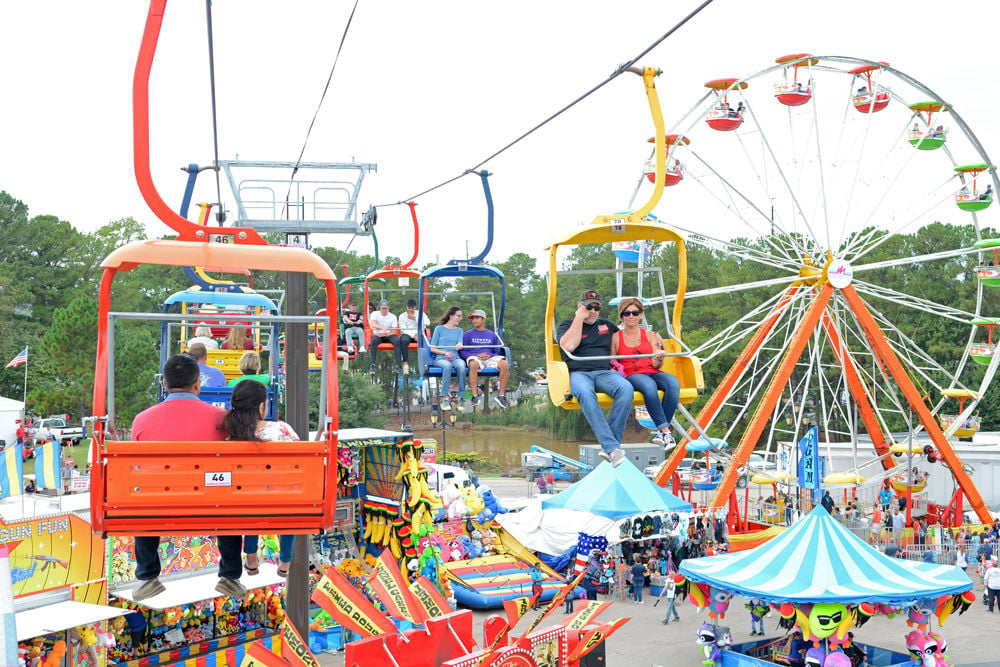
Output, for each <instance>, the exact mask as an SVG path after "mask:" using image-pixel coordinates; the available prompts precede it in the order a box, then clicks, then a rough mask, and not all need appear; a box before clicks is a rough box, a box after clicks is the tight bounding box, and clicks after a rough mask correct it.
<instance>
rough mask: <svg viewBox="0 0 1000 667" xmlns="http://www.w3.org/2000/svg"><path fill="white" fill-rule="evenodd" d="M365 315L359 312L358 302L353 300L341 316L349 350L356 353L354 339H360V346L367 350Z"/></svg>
mask: <svg viewBox="0 0 1000 667" xmlns="http://www.w3.org/2000/svg"><path fill="white" fill-rule="evenodd" d="M363 318H364V316H363V315H362V314H361V313H359V312H358V302H357V301H351V302H350V303H349V304H347V310H346V311H345V312H344V314H343V316H342V317H341V318H340V319H341V321H342V322H343V324H344V338H346V339H347V351H348V352H350V353H351V354H354V339H355V338H357V339H358V347H359V348H360V350H361V352H365V351H367V349H368V348H366V347H365V326H364V319H363Z"/></svg>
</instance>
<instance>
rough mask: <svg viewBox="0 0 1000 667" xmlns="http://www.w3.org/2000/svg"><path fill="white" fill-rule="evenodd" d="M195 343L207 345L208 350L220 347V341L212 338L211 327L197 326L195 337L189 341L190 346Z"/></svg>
mask: <svg viewBox="0 0 1000 667" xmlns="http://www.w3.org/2000/svg"><path fill="white" fill-rule="evenodd" d="M195 343H201V344H202V345H204V346H205V349H206V350H218V349H219V343H218V341H216V340H215V339H214V338H212V329H211V327H195V330H194V338H192V339H191V340H189V341H188V347H191V346H192V345H194V344H195Z"/></svg>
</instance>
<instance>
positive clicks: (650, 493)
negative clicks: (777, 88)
mask: <svg viewBox="0 0 1000 667" xmlns="http://www.w3.org/2000/svg"><path fill="white" fill-rule="evenodd" d="M555 508H563V509H570V510H578V511H580V512H590V513H591V514H596V515H598V516H603V517H607V518H609V519H614V520H616V521H617V520H618V519H624V518H626V517H630V516H635V515H636V514H644V513H647V512H690V511H692V510H693V509H694V508H693V506H692V505H691V503H688V502H684V501H683V500H681V499H680V498H678V497H677V496H675V495H674V494H672V493H670V492H669V491H667V490H666V489H664V488H662V487H659V486H657V485H656V484H654V483H653V482H652V480H650V479H649V478H648V477H646V476H645V475H643V474H642V472H641V471H640V470H639V469H638V468H636V467H635V466H634V465H632V464H631V463H630V462H629V461H625V462H624V463H622V464H621V465H620V466H618V467H617V468H615V467H614V466H613V465H611V464H610V463H608V462H607V461H605V462H604V463H602V464H601V465H599V466H597V468H595V469H594V470H593V471H592V472H591V473H589V474H588V475H587V476H586V477H584V478H583V479H581V480H580V481H579V482H577V483H576V484H574V485H573V486H571V487H569V488H568V489H566V490H565V491H560V492H559V493H557V494H556V495H555V496H553V497H551V498H547V499H545V500H543V501H542V509H555Z"/></svg>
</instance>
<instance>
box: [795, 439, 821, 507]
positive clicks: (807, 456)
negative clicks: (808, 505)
mask: <svg viewBox="0 0 1000 667" xmlns="http://www.w3.org/2000/svg"><path fill="white" fill-rule="evenodd" d="M823 464H824V461H823V460H822V459H821V458H820V456H819V427H818V426H813V427H812V428H811V429H809V430H808V431H807V432H806V434H805V435H804V436H803V437H802V439H801V440H799V469H798V477H799V487H800V488H803V489H812V490H813V491H819V489H820V488H821V486H822V483H823V469H824V467H825V466H824V465H823ZM813 495H817V494H816V493H814V494H813Z"/></svg>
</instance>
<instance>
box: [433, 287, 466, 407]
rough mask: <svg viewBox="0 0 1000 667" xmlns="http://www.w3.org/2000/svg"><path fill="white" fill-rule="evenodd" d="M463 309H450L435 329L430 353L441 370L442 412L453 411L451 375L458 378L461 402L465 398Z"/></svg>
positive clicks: (440, 400) (440, 403)
mask: <svg viewBox="0 0 1000 667" xmlns="http://www.w3.org/2000/svg"><path fill="white" fill-rule="evenodd" d="M461 321H462V309H461V308H459V307H458V306H452V307H450V308H449V309H448V310H447V311H446V312H445V314H444V315H442V316H441V319H440V320H438V326H436V327H434V334H433V335H432V336H431V343H430V351H431V353H433V354H434V365H435V366H437V367H439V368H440V369H441V387H440V389H439V391H438V405H440V407H441V409H442V410H451V403H449V402H448V394H449V393H451V375H452V373H454V374H455V375H457V376H458V396H459V399H458V400H459V401H460V402H461V401H463V400H464V396H465V361H464V360H463V359H462V357H460V356H459V352H460V351H461V350H462V328H461V327H460V326H458V323H459V322H461Z"/></svg>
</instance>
